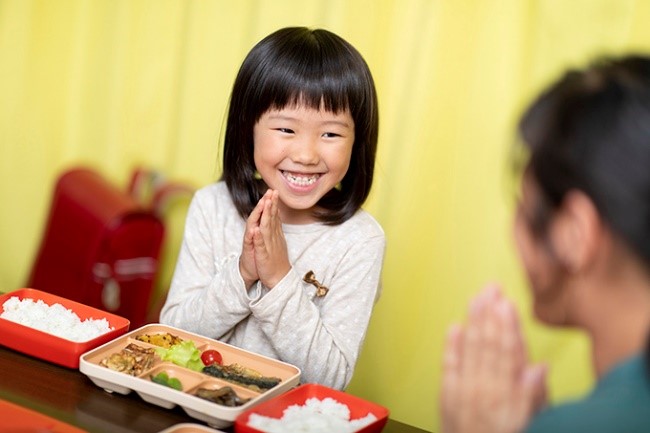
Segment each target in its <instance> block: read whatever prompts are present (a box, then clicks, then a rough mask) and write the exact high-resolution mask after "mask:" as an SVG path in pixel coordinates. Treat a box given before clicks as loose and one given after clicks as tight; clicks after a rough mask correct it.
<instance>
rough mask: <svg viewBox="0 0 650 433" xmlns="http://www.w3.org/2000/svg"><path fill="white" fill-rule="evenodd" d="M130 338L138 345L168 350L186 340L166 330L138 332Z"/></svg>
mask: <svg viewBox="0 0 650 433" xmlns="http://www.w3.org/2000/svg"><path fill="white" fill-rule="evenodd" d="M132 338H133V339H134V340H136V341H137V342H139V343H145V344H150V345H151V346H155V347H162V348H164V349H169V348H170V347H172V346H174V345H176V344H180V343H182V342H184V341H186V340H187V339H186V338H182V337H180V336H179V335H177V333H172V332H168V331H166V330H151V331H147V332H138V333H136V334H133V335H132ZM194 344H195V345H196V344H197V343H196V342H194Z"/></svg>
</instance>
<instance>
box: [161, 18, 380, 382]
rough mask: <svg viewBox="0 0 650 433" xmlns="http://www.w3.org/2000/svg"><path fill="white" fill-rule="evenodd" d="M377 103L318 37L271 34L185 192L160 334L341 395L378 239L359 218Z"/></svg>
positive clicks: (373, 283)
mask: <svg viewBox="0 0 650 433" xmlns="http://www.w3.org/2000/svg"><path fill="white" fill-rule="evenodd" d="M377 133H378V113H377V97H376V92H375V87H374V83H373V79H372V76H371V74H370V71H369V69H368V66H367V65H366V63H365V61H364V60H363V58H362V57H361V55H360V54H359V53H358V51H357V50H356V49H355V48H353V47H352V46H351V45H350V44H349V43H348V42H346V41H345V40H343V39H342V38H340V37H339V36H337V35H335V34H333V33H331V32H329V31H326V30H321V29H317V30H311V29H307V28H302V27H295V28H284V29H281V30H278V31H276V32H274V33H272V34H271V35H269V36H267V37H266V38H264V39H263V40H262V41H260V42H259V43H258V44H257V45H256V46H255V47H254V48H253V49H252V50H251V52H250V53H249V54H248V56H247V57H246V59H245V60H244V62H243V64H242V66H241V68H240V70H239V73H238V75H237V78H236V79H235V83H234V86H233V90H232V96H231V100H230V107H229V113H228V122H227V127H226V134H225V144H224V159H223V175H222V178H221V180H220V181H219V182H217V183H216V184H212V185H209V186H207V187H205V188H203V189H201V190H199V191H198V192H197V193H196V195H195V197H194V199H193V201H192V203H191V205H190V208H189V210H188V215H187V221H186V228H185V234H184V239H183V243H182V246H181V250H180V253H179V258H178V263H177V265H176V270H175V272H174V277H173V280H172V284H171V288H170V291H169V294H168V298H167V301H166V303H165V305H164V307H163V309H162V311H161V317H160V321H161V323H166V324H169V325H172V326H176V327H179V328H183V329H186V330H189V331H192V332H196V333H200V334H202V335H206V336H208V337H210V338H215V339H219V340H221V341H224V342H227V343H230V344H233V345H235V346H238V347H241V348H244V349H247V350H250V351H252V352H256V353H260V354H263V355H267V356H271V357H274V358H277V359H280V360H282V361H285V362H288V363H290V364H293V365H296V366H298V367H299V368H300V369H301V370H302V375H301V381H302V382H304V383H307V382H316V383H321V384H324V385H327V386H330V387H333V388H337V389H343V388H345V387H346V386H347V385H348V383H349V382H350V379H351V378H352V373H353V371H354V366H355V363H356V361H357V358H358V356H359V352H360V350H361V346H362V343H363V340H364V338H365V335H366V330H367V327H368V323H369V320H370V315H371V312H372V309H373V306H374V303H375V301H376V299H377V297H378V294H379V287H380V273H381V267H382V261H383V256H384V248H385V237H384V233H383V230H382V228H381V227H380V226H379V224H378V223H377V222H376V221H375V220H374V219H373V218H372V217H371V216H370V215H369V214H368V213H366V212H365V211H363V210H362V209H361V205H362V204H363V203H364V201H365V200H366V198H367V197H368V194H369V192H370V188H371V185H372V180H373V171H374V163H375V154H376V147H377Z"/></svg>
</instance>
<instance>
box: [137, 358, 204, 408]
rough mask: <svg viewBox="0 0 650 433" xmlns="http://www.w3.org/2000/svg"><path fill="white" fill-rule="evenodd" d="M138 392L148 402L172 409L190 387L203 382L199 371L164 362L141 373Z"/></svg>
mask: <svg viewBox="0 0 650 433" xmlns="http://www.w3.org/2000/svg"><path fill="white" fill-rule="evenodd" d="M135 380H141V381H143V382H141V383H140V384H139V385H138V387H137V388H136V392H137V393H138V395H139V396H140V397H141V398H142V399H143V400H144V401H146V402H148V403H152V404H155V405H157V406H161V407H164V408H167V409H171V408H173V407H174V406H176V404H177V402H178V400H179V399H180V398H181V397H182V395H183V390H184V389H189V388H191V387H193V386H195V385H197V384H198V383H200V382H201V380H202V378H201V375H200V374H199V373H195V372H193V371H191V370H188V369H186V368H183V367H179V366H177V365H174V364H171V363H168V362H164V363H161V364H159V365H157V366H156V367H154V368H152V369H150V370H147V371H145V372H144V373H142V374H140V375H139V376H138V378H137V379H135Z"/></svg>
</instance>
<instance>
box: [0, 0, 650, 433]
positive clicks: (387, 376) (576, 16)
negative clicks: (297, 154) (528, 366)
mask: <svg viewBox="0 0 650 433" xmlns="http://www.w3.org/2000/svg"><path fill="white" fill-rule="evenodd" d="M649 19H650V2H647V1H643V0H636V1H635V0H573V1H570V2H568V1H564V0H501V1H493V0H475V1H472V0H458V1H445V0H242V1H234V2H233V1H229V0H228V1H226V0H214V1H208V0H203V1H201V0H57V1H49V0H1V1H0V74H1V79H0V149H1V154H0V203H1V205H2V212H1V213H0V240H1V241H2V242H1V244H0V245H1V248H0V290H2V291H9V290H13V289H17V288H20V287H22V285H23V284H24V283H25V281H26V279H27V275H28V273H29V269H30V266H31V263H32V260H33V258H34V254H35V252H36V249H37V247H38V244H39V240H40V236H41V230H42V228H43V224H44V219H45V216H46V214H47V211H48V207H49V200H50V196H51V192H52V187H53V184H54V182H55V180H56V177H57V176H58V175H59V174H60V173H61V172H62V171H63V170H64V169H66V168H68V167H70V166H73V165H79V164H84V165H88V166H91V167H94V168H96V169H97V170H99V171H100V172H101V173H102V174H104V175H105V176H106V177H107V178H109V179H110V180H111V181H113V182H115V183H116V184H119V185H124V186H125V185H126V183H127V181H128V178H129V175H130V173H131V170H132V169H133V168H134V167H136V166H137V165H140V164H142V165H146V166H150V167H155V168H156V169H159V170H162V171H163V172H164V173H165V174H166V175H168V176H170V177H172V178H175V179H180V180H183V181H186V182H188V183H190V184H192V185H195V186H201V185H205V184H207V183H210V182H212V181H214V180H215V179H216V178H217V177H218V175H219V173H220V164H219V161H218V159H219V147H218V146H219V144H220V138H221V136H222V133H223V125H224V116H225V111H226V106H227V101H228V96H229V92H230V86H231V84H232V81H233V78H234V76H235V74H236V72H237V69H238V68H239V64H240V62H241V61H242V59H243V57H244V56H245V54H246V53H247V51H248V50H249V49H250V48H251V47H252V46H253V45H254V44H255V43H256V42H257V41H258V40H259V39H260V38H262V37H263V36H265V35H266V34H268V33H270V32H271V31H273V30H275V29H277V28H280V27H284V26H289V25H306V26H312V27H324V28H327V29H329V30H332V31H334V32H336V33H338V34H340V35H341V36H343V37H344V38H346V39H348V40H349V41H350V42H351V43H353V44H354V45H355V46H356V47H357V48H358V49H359V50H360V51H361V52H362V53H363V55H364V56H365V58H366V60H367V61H368V63H369V65H370V67H371V69H372V71H373V73H374V76H375V79H376V83H377V88H378V92H379V98H380V104H381V105H380V116H381V121H380V125H381V126H380V128H381V130H380V143H379V146H380V151H379V159H378V163H377V178H376V184H375V187H374V190H373V193H372V195H371V199H370V201H369V202H368V203H367V209H368V210H369V211H370V212H371V213H373V214H374V215H375V216H376V217H377V219H378V220H379V221H380V222H381V224H382V225H383V227H384V229H385V231H386V235H387V239H388V251H387V256H386V262H385V268H384V274H383V277H384V278H383V281H384V285H383V294H382V297H381V299H380V301H379V303H378V305H377V308H376V312H375V314H374V316H373V318H372V322H371V326H370V330H369V334H368V338H367V340H366V344H365V346H364V350H363V353H362V356H361V359H360V362H359V364H358V368H357V371H356V374H355V377H354V379H353V383H352V385H351V387H350V388H349V391H350V392H352V393H355V394H357V395H359V396H361V397H363V398H366V399H369V400H372V401H375V402H377V403H380V404H383V405H385V406H387V407H388V408H389V409H390V410H391V416H392V417H393V418H394V419H397V420H398V421H402V422H405V423H408V424H412V425H416V426H419V427H421V428H424V429H427V430H432V431H435V430H437V429H438V423H439V418H438V412H437V399H438V395H437V394H438V386H439V382H440V358H441V351H442V345H443V341H444V334H445V331H446V329H447V327H448V326H449V324H450V323H452V322H453V321H457V320H461V319H462V318H463V316H464V312H465V305H466V303H467V301H468V299H469V298H470V296H471V295H472V294H473V293H474V292H475V291H476V290H478V289H479V288H480V287H481V286H482V285H483V284H484V283H486V282H488V281H500V282H502V283H503V284H504V287H505V289H504V290H505V291H506V293H507V294H508V295H510V296H511V297H513V298H514V299H515V300H516V302H517V303H518V304H519V306H520V310H521V311H522V313H523V314H524V315H525V317H526V319H525V320H524V325H525V331H526V336H527V338H528V339H529V341H530V343H531V354H532V356H533V358H534V359H536V360H537V361H545V362H548V363H549V364H550V365H551V366H552V369H551V372H550V387H551V397H552V399H553V400H554V401H559V400H562V399H565V398H568V397H571V396H576V395H579V394H580V393H582V392H584V391H585V390H586V389H588V387H589V386H590V385H591V383H592V380H593V379H592V373H591V368H590V366H589V362H588V346H587V344H586V341H585V339H584V338H583V337H582V336H580V335H576V334H573V333H570V332H566V331H563V332H558V331H549V330H546V329H544V328H542V327H540V326H538V325H537V324H535V323H533V322H532V321H531V320H530V319H529V318H528V317H529V314H528V313H529V307H528V300H529V299H528V295H527V289H526V285H525V281H524V279H523V276H522V273H521V271H520V268H519V263H518V262H517V259H516V255H515V252H514V249H513V244H512V242H511V235H510V223H511V221H510V215H511V211H512V208H511V206H510V199H511V198H512V194H513V191H512V188H511V187H512V185H511V181H510V179H509V176H508V169H509V168H508V162H507V157H508V154H509V150H510V146H511V143H512V142H513V140H514V134H513V131H514V126H515V123H516V120H517V116H518V114H519V112H520V111H521V109H522V108H523V107H524V106H525V104H526V103H527V102H528V101H529V99H530V98H531V97H532V96H533V95H534V94H535V93H537V92H538V91H539V90H540V89H541V88H542V87H543V86H544V85H545V84H547V83H548V82H549V81H550V80H552V79H554V78H555V77H556V76H557V74H559V73H560V72H561V71H562V70H563V69H564V68H566V67H569V66H581V65H583V64H584V63H585V62H586V61H587V60H588V59H590V58H591V57H593V56H595V55H600V54H612V53H621V52H627V51H632V50H634V51H645V52H648V50H650V26H648V25H647V22H648V21H649ZM175 242H176V241H175ZM172 248H173V247H172ZM167 266H173V263H167Z"/></svg>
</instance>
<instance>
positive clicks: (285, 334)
mask: <svg viewBox="0 0 650 433" xmlns="http://www.w3.org/2000/svg"><path fill="white" fill-rule="evenodd" d="M384 249H385V239H384V237H383V234H382V236H375V237H371V238H369V239H366V240H365V241H364V242H362V243H358V244H354V245H353V246H352V247H351V248H349V249H348V250H347V251H339V252H338V253H340V254H338V256H339V257H335V256H334V257H332V256H329V257H323V260H337V259H338V263H337V267H336V272H335V274H334V276H333V277H332V279H331V281H321V280H320V279H319V275H316V276H315V277H316V279H317V280H319V281H320V282H321V283H322V284H324V285H325V286H327V287H328V288H329V292H328V293H327V295H325V296H324V297H315V296H314V294H315V288H314V287H313V286H311V285H309V284H307V283H305V282H303V281H302V277H303V276H302V275H299V274H298V272H297V271H296V269H295V268H292V269H291V271H290V272H289V274H288V275H287V276H286V277H285V278H284V279H283V280H282V281H280V283H279V284H278V285H276V286H275V287H274V288H273V289H271V290H270V291H269V292H268V293H266V294H265V295H264V296H263V297H262V298H261V299H260V300H259V301H254V302H252V303H251V311H252V314H253V315H254V316H255V318H256V319H257V320H259V321H260V323H261V327H262V330H263V332H264V333H265V335H266V336H267V337H268V339H269V340H270V341H271V344H272V345H273V347H274V349H275V350H276V351H277V352H278V353H281V354H282V358H283V360H284V361H286V362H289V363H291V364H294V365H298V366H301V377H302V381H303V382H305V383H308V382H316V383H321V384H324V385H327V386H330V387H333V388H336V389H344V388H345V387H346V386H347V385H348V383H349V382H350V380H351V378H352V374H353V372H354V367H355V364H356V361H357V358H358V356H359V353H360V351H361V346H362V345H363V341H364V339H365V336H366V331H367V328H368V324H369V321H370V315H371V312H372V309H373V307H374V304H375V301H376V299H377V296H378V290H379V285H380V274H381V267H382V262H383V255H384Z"/></svg>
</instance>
